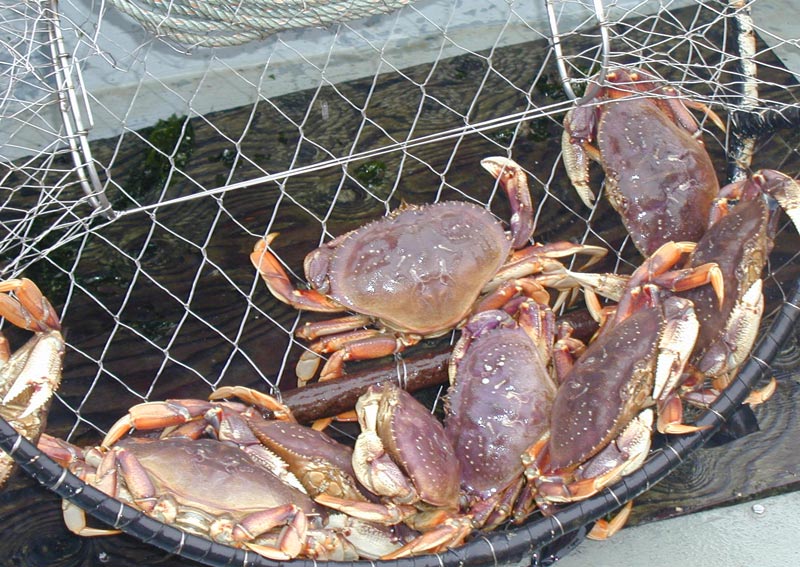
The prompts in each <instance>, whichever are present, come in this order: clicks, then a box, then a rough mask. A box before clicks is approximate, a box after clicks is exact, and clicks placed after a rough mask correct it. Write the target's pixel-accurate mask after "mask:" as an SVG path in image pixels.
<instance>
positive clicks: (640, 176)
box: [562, 69, 719, 256]
mask: <svg viewBox="0 0 800 567" xmlns="http://www.w3.org/2000/svg"><path fill="white" fill-rule="evenodd" d="M606 81H607V83H606V86H602V87H598V88H596V89H595V90H594V92H592V93H590V94H589V95H588V96H587V97H586V98H585V99H583V100H582V101H581V102H580V103H579V106H578V107H576V108H574V109H573V110H571V111H570V112H569V113H568V114H567V117H566V118H565V120H564V136H563V141H562V146H563V147H564V155H565V165H566V166H567V171H568V173H569V175H570V179H572V181H573V184H574V185H575V186H576V188H578V189H579V192H581V194H582V198H583V200H584V202H585V203H586V204H587V205H591V200H592V198H593V196H591V191H590V190H589V188H588V160H587V157H588V156H587V155H586V154H587V153H588V154H589V155H592V153H591V152H585V150H584V149H583V146H584V144H588V142H589V141H590V140H593V139H595V138H596V140H597V148H596V150H595V152H597V151H598V150H599V156H597V157H598V161H599V162H600V164H601V165H602V167H603V170H604V171H605V174H606V181H605V186H606V195H607V197H608V200H609V202H610V203H611V205H612V206H613V207H614V209H615V210H616V211H617V212H618V213H619V214H620V216H621V217H622V222H623V224H624V225H625V228H626V229H627V231H628V234H630V236H631V238H632V240H633V242H634V244H635V245H636V247H637V248H638V249H639V251H640V252H641V253H642V254H643V255H644V256H649V255H650V254H652V253H653V252H654V251H655V250H656V249H657V248H658V247H659V246H661V245H662V244H664V243H665V242H668V241H692V242H696V241H697V240H698V239H699V238H700V237H701V236H702V234H703V232H704V230H705V228H706V225H707V220H708V215H709V212H710V210H711V206H712V202H713V200H714V199H715V198H716V196H717V194H718V193H719V182H718V181H717V177H716V173H715V170H714V165H713V163H712V162H711V158H710V157H709V155H708V152H707V151H706V149H705V147H704V146H703V143H702V141H701V140H700V139H699V137H697V136H696V134H697V132H698V127H697V123H696V122H695V121H694V119H693V117H692V116H691V114H689V112H688V111H687V110H686V108H685V107H683V103H682V102H681V101H680V99H677V98H675V94H676V93H675V91H674V89H671V88H669V87H667V86H666V85H665V84H663V83H661V82H659V81H656V80H655V78H654V77H651V76H650V75H647V74H646V73H644V72H642V71H638V70H636V71H634V70H627V69H616V70H614V71H613V72H611V73H608V74H607V75H606ZM617 85H619V86H617ZM625 89H627V90H625ZM637 93H639V94H640V95H641V93H654V94H660V95H662V98H643V97H642V96H634V95H635V94H637ZM664 96H666V97H667V98H664ZM592 157H594V155H592Z"/></svg>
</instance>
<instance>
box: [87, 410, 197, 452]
mask: <svg viewBox="0 0 800 567" xmlns="http://www.w3.org/2000/svg"><path fill="white" fill-rule="evenodd" d="M212 407H213V405H212V404H211V403H209V402H204V401H202V400H167V401H164V402H144V403H141V404H137V405H135V406H133V407H131V408H130V409H129V410H128V415H125V416H123V417H121V418H120V419H118V420H117V422H116V423H114V425H112V426H111V427H110V428H109V430H108V433H107V434H106V436H105V438H104V439H103V442H102V443H101V446H102V447H106V448H108V447H111V446H112V445H113V444H114V443H116V442H117V441H119V440H120V439H122V438H123V437H124V436H125V435H126V434H127V433H128V432H129V431H131V430H132V429H143V430H151V429H159V428H162V427H169V426H173V425H182V424H184V423H187V422H189V421H192V420H194V419H197V418H199V417H202V416H203V415H204V414H205V413H206V412H207V411H208V410H209V409H211V408H212Z"/></svg>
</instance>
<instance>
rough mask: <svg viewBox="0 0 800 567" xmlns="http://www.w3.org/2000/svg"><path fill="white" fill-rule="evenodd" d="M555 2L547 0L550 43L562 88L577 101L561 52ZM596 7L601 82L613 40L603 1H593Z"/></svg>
mask: <svg viewBox="0 0 800 567" xmlns="http://www.w3.org/2000/svg"><path fill="white" fill-rule="evenodd" d="M554 4H555V3H554V2H553V0H545V7H546V8H547V21H548V24H549V26H550V42H551V45H552V47H553V51H554V52H555V55H556V66H557V67H558V75H559V77H560V78H561V86H562V88H563V89H564V93H566V95H567V98H569V99H570V100H576V99H577V98H578V97H577V95H576V94H575V91H574V90H572V84H571V81H572V78H571V77H570V75H569V71H568V70H567V65H566V58H565V57H564V52H563V51H562V50H561V34H560V32H559V31H558V18H557V17H556V10H555V6H554ZM592 4H593V6H594V14H595V19H596V20H597V24H598V26H599V27H600V49H601V59H600V73H599V74H598V77H599V78H600V81H602V80H603V77H604V76H605V70H606V69H608V57H609V53H610V52H611V38H610V36H609V33H608V20H606V15H605V10H604V8H603V2H602V0H592Z"/></svg>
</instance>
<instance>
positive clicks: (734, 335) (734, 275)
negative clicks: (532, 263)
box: [547, 169, 800, 408]
mask: <svg viewBox="0 0 800 567" xmlns="http://www.w3.org/2000/svg"><path fill="white" fill-rule="evenodd" d="M770 197H772V198H774V200H773V199H771V198H770ZM775 201H777V202H778V204H780V206H781V207H782V208H783V209H784V210H785V211H786V213H787V214H788V215H789V217H790V218H791V219H792V221H793V223H794V225H795V227H797V228H798V230H800V185H799V184H798V183H797V182H796V181H795V180H794V179H792V178H790V177H788V176H787V175H785V174H783V173H780V172H778V171H774V170H768V169H765V170H761V171H758V172H757V173H755V174H753V175H751V176H749V177H748V178H746V179H744V180H741V181H737V182H735V183H731V184H729V185H726V186H725V187H723V188H722V189H721V190H720V194H719V198H718V199H717V200H716V201H715V203H714V206H713V207H712V210H711V214H710V218H709V220H708V221H707V223H706V225H705V226H706V228H705V229H704V233H703V235H702V237H701V238H700V240H699V241H698V242H697V244H696V246H694V249H693V250H692V253H691V255H690V256H689V259H688V261H687V262H686V268H687V269H689V270H693V269H695V268H696V267H699V266H701V265H703V264H706V263H709V262H713V263H715V264H716V265H717V268H716V273H717V275H716V278H717V280H718V282H719V284H718V286H717V287H718V288H724V290H725V293H724V298H723V299H722V301H720V300H719V295H720V294H719V293H718V292H717V291H715V290H714V289H711V288H709V287H707V286H703V287H695V286H692V285H688V286H684V287H683V288H681V286H680V285H676V283H677V284H680V282H677V281H675V280H674V279H673V281H665V280H664V279H661V280H659V279H658V278H656V279H655V280H656V282H655V283H660V284H662V285H666V286H668V287H670V288H671V289H672V290H673V291H676V292H678V293H679V295H681V296H682V297H685V298H687V299H689V300H691V301H692V303H693V304H694V307H695V311H696V314H697V318H698V320H699V321H700V330H699V334H698V337H697V341H696V344H695V349H694V352H693V354H692V357H691V360H690V363H689V365H688V367H687V372H689V373H690V374H691V376H687V377H685V378H684V380H683V386H682V387H683V388H684V389H687V390H691V389H696V390H697V392H695V393H694V394H695V395H689V396H687V397H686V399H688V400H690V401H691V400H694V401H699V402H702V401H704V400H705V401H709V400H710V399H713V398H714V397H715V396H716V395H718V393H719V391H720V390H721V389H722V388H724V387H725V386H727V384H728V383H729V381H730V379H731V378H732V377H733V376H734V375H735V372H736V370H737V369H738V368H739V367H740V366H741V364H742V363H743V362H744V360H745V359H746V358H747V356H748V355H749V353H750V351H751V349H752V347H753V343H754V342H755V339H756V333H757V330H758V327H759V323H760V321H761V315H762V312H763V295H762V280H761V274H762V271H763V269H764V266H765V265H766V262H767V258H768V256H769V253H770V251H771V250H772V246H773V238H774V236H775V231H776V223H777V221H778V215H777V212H778V211H777V208H776V207H775V206H774V203H775ZM547 277H549V278H555V279H559V280H561V281H568V282H569V284H570V285H583V286H585V287H587V288H590V289H593V290H594V291H597V292H599V293H600V294H601V295H604V296H605V297H607V298H609V299H612V300H615V301H619V300H620V299H622V297H623V296H624V295H625V290H626V289H627V287H628V285H629V279H628V277H626V276H617V275H614V274H583V273H576V272H570V271H568V270H564V269H560V273H558V274H555V273H554V274H550V275H548V276H547ZM551 285H556V284H555V283H552V282H551ZM706 378H708V380H706ZM707 383H710V386H711V388H710V389H705V385H707ZM758 395H765V393H763V394H758V393H756V397H755V398H753V400H752V401H758ZM676 408H677V406H676Z"/></svg>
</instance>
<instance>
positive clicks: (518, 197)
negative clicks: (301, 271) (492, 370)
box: [250, 157, 606, 384]
mask: <svg viewBox="0 0 800 567" xmlns="http://www.w3.org/2000/svg"><path fill="white" fill-rule="evenodd" d="M481 165H483V167H484V168H486V169H487V170H488V171H489V172H490V173H492V175H494V176H495V177H496V178H498V179H499V180H500V184H501V185H502V186H503V188H504V189H505V192H506V193H507V195H508V196H509V200H510V201H511V209H512V211H513V215H512V218H511V222H510V227H511V232H510V234H508V233H506V232H505V231H504V230H503V227H502V225H501V224H500V223H499V222H497V220H496V219H495V217H494V216H493V215H492V214H491V213H490V212H489V211H487V210H486V209H485V208H483V207H479V206H476V205H473V204H470V203H466V202H455V201H447V202H440V203H436V204H432V205H423V206H405V207H403V208H401V209H400V210H398V211H395V212H393V213H392V214H390V215H389V216H387V217H385V218H383V219H381V220H378V221H375V222H373V223H371V224H368V225H366V226H363V227H361V228H359V229H356V230H353V231H351V232H348V233H346V234H344V235H342V236H339V237H337V238H335V239H334V240H332V241H331V242H329V243H327V244H325V245H323V246H321V247H319V248H318V249H316V250H314V251H312V252H311V253H310V254H309V255H308V256H306V259H305V273H306V278H307V279H308V282H309V283H310V285H311V289H297V288H295V287H294V286H293V285H292V283H291V281H290V279H289V276H288V275H287V273H286V272H285V270H284V269H283V267H282V266H281V264H280V262H279V261H278V259H277V258H276V257H275V256H273V255H272V254H271V253H270V252H269V250H268V249H267V246H268V245H269V244H270V243H271V242H272V241H273V240H274V238H275V236H276V234H275V233H272V234H270V235H268V236H267V238H265V239H264V240H261V241H259V242H258V244H257V245H256V247H255V249H254V251H253V253H252V254H251V256H250V258H251V260H252V262H253V264H254V265H255V267H256V269H257V270H258V272H259V273H260V274H261V276H262V277H263V279H264V281H265V282H266V284H267V286H268V287H269V289H270V291H271V292H272V294H273V295H274V296H275V297H276V298H277V299H279V300H280V301H283V302H285V303H287V304H289V305H291V306H293V307H295V308H297V309H303V310H310V311H321V312H328V313H337V312H342V311H352V312H354V313H356V314H355V315H352V316H348V317H342V318H339V319H332V320H329V321H323V322H320V323H307V324H306V325H305V326H304V327H302V328H301V329H300V330H299V331H298V332H297V335H298V336H299V337H301V338H303V339H306V340H314V339H319V340H316V342H314V343H312V344H311V347H310V348H311V350H312V351H313V352H315V353H319V354H324V353H331V356H330V357H329V359H328V361H327V363H326V364H325V366H324V368H323V370H322V373H321V376H320V379H328V378H333V377H336V376H339V375H340V374H341V373H342V367H343V362H344V361H346V360H359V359H369V358H378V357H381V356H386V355H390V354H392V353H396V352H399V351H401V350H403V349H405V348H406V347H408V346H410V345H413V344H415V343H417V342H419V341H420V340H422V339H424V338H428V337H436V336H440V335H443V334H445V333H447V332H449V331H450V330H451V329H453V328H457V327H458V326H460V325H462V324H463V323H464V322H465V321H466V320H467V319H468V318H469V316H470V315H471V314H472V313H474V312H476V311H480V310H483V309H491V308H496V307H498V306H499V305H501V304H502V303H503V302H504V301H506V300H507V299H508V298H509V297H513V296H514V295H516V294H517V293H518V292H519V291H520V290H523V293H528V294H538V297H539V298H540V299H541V298H543V297H545V296H544V295H542V293H543V290H541V288H540V287H539V286H537V285H534V284H531V283H530V282H529V281H528V280H525V278H526V276H529V275H531V274H533V273H536V272H540V271H544V270H546V269H547V267H548V266H549V265H550V264H552V263H557V262H556V261H555V260H554V258H559V257H563V256H567V255H571V254H578V253H580V254H588V255H590V256H591V257H592V260H593V261H596V260H597V259H599V258H600V257H602V256H603V255H605V253H606V250H605V249H603V248H600V247H597V246H588V245H578V244H572V243H568V242H560V243H552V244H545V245H539V244H534V245H532V246H527V247H525V248H522V247H523V246H525V245H526V244H527V243H528V242H529V240H530V237H531V234H532V232H533V215H532V210H531V198H530V192H529V190H528V181H527V176H526V174H525V172H524V171H523V170H522V168H521V167H520V166H519V165H517V164H516V163H515V162H513V161H511V160H509V159H506V158H499V157H494V158H487V159H484V160H483V161H482V162H481ZM520 248H522V249H520ZM512 249H517V251H516V252H513V253H511V251H512ZM590 263H592V262H591V261H590ZM545 295H546V294H545ZM369 325H373V326H374V327H377V328H362V327H366V326H369ZM320 337H322V338H321V339H320ZM309 354H310V355H311V356H304V357H302V358H301V360H300V362H299V363H298V369H297V374H298V379H299V381H300V383H301V384H302V383H303V382H305V381H307V380H309V379H310V378H312V377H313V376H314V374H315V373H316V369H317V361H318V357H317V355H315V354H313V353H309Z"/></svg>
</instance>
